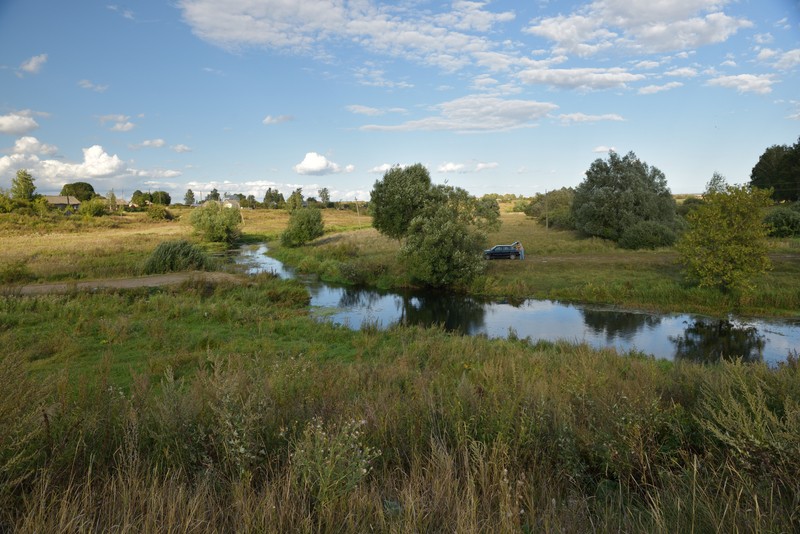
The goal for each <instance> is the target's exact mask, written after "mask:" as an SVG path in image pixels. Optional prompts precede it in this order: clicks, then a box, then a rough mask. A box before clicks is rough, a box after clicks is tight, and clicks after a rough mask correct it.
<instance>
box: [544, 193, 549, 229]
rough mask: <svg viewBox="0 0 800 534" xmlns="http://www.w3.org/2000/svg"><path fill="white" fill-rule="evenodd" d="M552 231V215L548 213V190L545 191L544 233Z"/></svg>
mask: <svg viewBox="0 0 800 534" xmlns="http://www.w3.org/2000/svg"><path fill="white" fill-rule="evenodd" d="M548 230H550V213H549V212H548V211H547V189H545V190H544V231H545V232H547V231H548Z"/></svg>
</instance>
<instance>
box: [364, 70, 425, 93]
mask: <svg viewBox="0 0 800 534" xmlns="http://www.w3.org/2000/svg"><path fill="white" fill-rule="evenodd" d="M354 73H355V79H356V82H358V83H359V84H360V85H364V86H367V87H383V88H386V89H410V88H412V87H414V84H412V83H408V82H406V81H394V80H389V79H387V78H386V72H385V71H383V70H382V69H378V68H375V67H373V66H367V67H359V68H357V69H355V70H354Z"/></svg>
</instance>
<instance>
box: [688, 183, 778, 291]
mask: <svg viewBox="0 0 800 534" xmlns="http://www.w3.org/2000/svg"><path fill="white" fill-rule="evenodd" d="M713 182H715V183H713ZM770 203H771V202H770V197H769V191H766V190H763V189H756V188H754V187H751V186H749V185H743V186H732V185H727V184H726V183H725V182H724V178H722V177H721V176H720V175H718V174H716V173H715V175H714V179H713V180H712V183H709V186H708V187H707V188H706V192H705V193H704V194H703V203H702V204H700V205H699V206H698V207H697V208H695V209H694V210H693V211H692V212H690V213H689V214H688V215H687V219H688V221H689V230H688V231H687V232H686V233H685V234H684V235H683V237H682V238H681V239H680V241H679V242H678V244H677V248H678V253H679V255H680V261H681V263H682V264H683V265H684V268H685V273H686V275H687V276H688V277H689V278H692V279H694V280H696V281H697V282H698V283H699V284H700V286H703V287H716V288H719V289H720V290H722V291H724V292H734V293H740V294H741V293H744V292H747V291H748V290H751V289H752V284H751V280H752V278H753V277H755V276H756V275H759V274H762V273H764V272H766V271H767V270H768V269H769V268H770V261H769V258H768V257H767V242H766V237H767V232H768V227H767V225H765V224H764V222H763V220H762V215H761V210H762V208H764V207H766V206H768V205H769V204H770Z"/></svg>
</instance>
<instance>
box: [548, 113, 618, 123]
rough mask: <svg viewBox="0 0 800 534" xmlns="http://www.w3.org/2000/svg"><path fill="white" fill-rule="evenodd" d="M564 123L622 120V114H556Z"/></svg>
mask: <svg viewBox="0 0 800 534" xmlns="http://www.w3.org/2000/svg"><path fill="white" fill-rule="evenodd" d="M558 118H559V120H560V121H561V122H562V123H564V124H571V123H575V122H601V121H624V120H625V119H624V118H623V117H622V115H617V114H616V113H606V114H604V115H587V114H586V113H566V114H563V115H559V116H558Z"/></svg>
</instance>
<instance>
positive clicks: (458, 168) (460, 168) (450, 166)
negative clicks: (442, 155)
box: [436, 162, 467, 173]
mask: <svg viewBox="0 0 800 534" xmlns="http://www.w3.org/2000/svg"><path fill="white" fill-rule="evenodd" d="M436 170H437V171H439V172H443V173H464V172H467V166H466V165H464V164H463V163H453V162H448V163H442V164H441V165H439V166H438V167H437V168H436Z"/></svg>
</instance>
